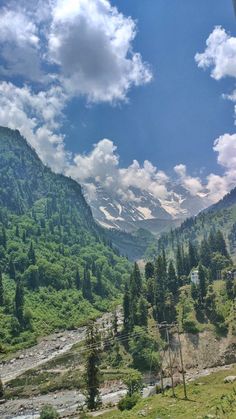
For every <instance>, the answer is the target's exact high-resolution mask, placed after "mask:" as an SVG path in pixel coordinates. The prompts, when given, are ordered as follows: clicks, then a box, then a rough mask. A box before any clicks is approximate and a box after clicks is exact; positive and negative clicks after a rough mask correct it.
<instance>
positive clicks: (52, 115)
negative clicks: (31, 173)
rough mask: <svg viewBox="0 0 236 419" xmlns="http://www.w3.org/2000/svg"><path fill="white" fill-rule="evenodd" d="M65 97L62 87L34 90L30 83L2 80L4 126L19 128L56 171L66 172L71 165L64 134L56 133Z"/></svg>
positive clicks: (0, 99)
mask: <svg viewBox="0 0 236 419" xmlns="http://www.w3.org/2000/svg"><path fill="white" fill-rule="evenodd" d="M65 100H66V97H65V95H64V94H63V92H62V90H61V88H60V87H52V88H51V89H50V90H48V91H44V92H42V91H41V92H39V93H33V92H32V91H31V89H30V88H29V87H26V86H25V87H22V88H18V87H16V86H15V85H14V84H12V83H7V82H1V83H0V125H3V126H8V127H9V128H12V129H18V130H19V131H20V132H21V134H22V135H23V136H24V137H25V138H27V140H28V141H29V143H30V144H31V145H32V146H33V147H34V148H35V149H36V151H37V152H38V154H39V156H40V157H41V159H42V160H43V161H44V163H46V164H48V165H49V166H50V167H52V168H53V169H54V170H55V171H63V170H64V169H65V166H66V164H67V154H66V152H65V150H64V144H63V140H64V138H63V135H61V134H59V133H58V134H57V133H56V132H57V128H59V124H58V117H59V116H60V117H61V118H62V110H63V107H64V104H65Z"/></svg>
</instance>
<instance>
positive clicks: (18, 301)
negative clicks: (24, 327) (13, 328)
mask: <svg viewBox="0 0 236 419" xmlns="http://www.w3.org/2000/svg"><path fill="white" fill-rule="evenodd" d="M15 308H16V317H17V319H18V320H19V323H20V324H22V323H23V318H24V314H23V313H24V288H23V285H22V282H21V279H20V278H18V279H17V282H16V293H15Z"/></svg>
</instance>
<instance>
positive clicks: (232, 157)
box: [214, 134, 236, 172]
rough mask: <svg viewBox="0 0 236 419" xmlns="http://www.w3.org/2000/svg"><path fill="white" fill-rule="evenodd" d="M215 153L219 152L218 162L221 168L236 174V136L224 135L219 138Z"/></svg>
mask: <svg viewBox="0 0 236 419" xmlns="http://www.w3.org/2000/svg"><path fill="white" fill-rule="evenodd" d="M214 151H216V152H218V158H217V161H218V163H219V164H220V165H221V166H224V167H226V168H227V170H230V171H235V172H236V134H232V135H231V134H224V135H222V136H220V137H219V138H217V140H215V142H214Z"/></svg>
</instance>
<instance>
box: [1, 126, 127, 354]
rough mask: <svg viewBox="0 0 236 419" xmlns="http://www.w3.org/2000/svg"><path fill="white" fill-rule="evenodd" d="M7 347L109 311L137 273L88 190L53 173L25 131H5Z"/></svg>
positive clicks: (3, 262) (3, 209) (3, 268)
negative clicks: (100, 220)
mask: <svg viewBox="0 0 236 419" xmlns="http://www.w3.org/2000/svg"><path fill="white" fill-rule="evenodd" d="M0 137H1V141H0V154H1V159H0V178H1V186H0V269H1V272H0V307H1V308H0V317H1V322H0V324H1V326H0V338H1V350H2V351H6V350H9V349H10V348H11V347H12V346H14V347H15V348H16V347H20V346H24V345H29V344H32V343H33V342H34V341H35V339H36V337H37V336H38V335H40V334H45V333H49V332H50V331H51V330H54V329H55V328H65V327H67V328H71V327H75V326H78V325H79V324H81V323H84V322H85V321H86V320H87V319H88V318H89V317H95V316H97V315H98V314H99V312H100V311H101V310H102V311H103V310H105V309H106V308H107V306H108V304H109V305H110V304H111V299H113V300H115V298H117V296H118V295H119V292H121V291H122V287H123V284H124V282H125V280H126V279H127V276H128V274H129V271H130V265H129V262H128V261H127V259H126V258H122V257H120V256H119V254H118V252H117V251H114V250H113V249H112V247H111V244H110V241H109V239H108V238H106V235H105V233H104V232H103V230H102V229H101V228H100V227H99V226H98V225H97V224H96V223H95V221H94V219H93V217H92V214H91V211H90V208H89V206H88V205H87V203H86V202H85V200H84V197H83V195H82V192H81V188H80V186H79V185H78V183H76V182H75V181H73V180H72V179H70V178H66V177H65V176H62V175H57V174H55V173H53V172H52V171H51V170H50V169H49V168H47V167H45V166H44V165H43V164H42V163H41V161H40V160H39V158H38V156H37V155H36V153H35V152H34V151H33V150H32V149H31V148H30V146H29V145H28V144H27V143H26V141H25V140H24V139H23V138H22V137H21V136H20V134H19V132H17V131H11V130H9V129H5V128H1V130H0Z"/></svg>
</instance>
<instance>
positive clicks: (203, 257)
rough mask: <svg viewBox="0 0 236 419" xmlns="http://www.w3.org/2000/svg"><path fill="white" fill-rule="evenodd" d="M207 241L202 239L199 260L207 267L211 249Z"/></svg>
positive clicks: (209, 261)
mask: <svg viewBox="0 0 236 419" xmlns="http://www.w3.org/2000/svg"><path fill="white" fill-rule="evenodd" d="M210 249H211V248H210V245H209V242H208V241H207V240H206V239H203V240H202V242H201V246H200V262H201V264H202V265H203V266H205V267H206V268H208V267H209V266H210V263H211V250H210Z"/></svg>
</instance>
